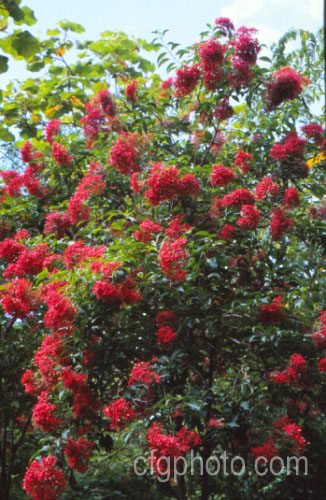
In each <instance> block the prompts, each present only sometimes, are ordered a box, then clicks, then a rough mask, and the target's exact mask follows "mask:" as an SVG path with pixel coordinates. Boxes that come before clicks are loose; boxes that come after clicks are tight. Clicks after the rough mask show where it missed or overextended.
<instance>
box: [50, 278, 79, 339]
mask: <svg viewBox="0 0 326 500" xmlns="http://www.w3.org/2000/svg"><path fill="white" fill-rule="evenodd" d="M65 285H66V283H65V282H61V281H55V282H53V283H50V284H48V285H46V286H45V288H44V290H43V293H42V296H43V298H44V300H45V302H46V303H47V305H48V310H47V312H46V313H45V315H44V318H43V321H44V325H45V326H46V328H52V329H53V330H54V331H55V330H59V329H60V328H70V327H71V322H72V320H73V319H74V318H75V316H76V315H77V308H76V307H75V306H74V305H73V304H72V302H71V300H70V299H67V298H66V297H65V296H64V293H63V291H62V288H63V287H64V286H65Z"/></svg>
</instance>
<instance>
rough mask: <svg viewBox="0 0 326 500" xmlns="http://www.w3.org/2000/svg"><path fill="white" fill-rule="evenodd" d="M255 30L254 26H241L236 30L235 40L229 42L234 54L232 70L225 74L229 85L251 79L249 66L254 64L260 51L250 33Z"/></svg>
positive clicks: (244, 83) (242, 83)
mask: <svg viewBox="0 0 326 500" xmlns="http://www.w3.org/2000/svg"><path fill="white" fill-rule="evenodd" d="M256 31H257V30H256V29H254V28H246V27H245V26H242V27H241V28H239V29H238V30H237V31H236V40H231V41H230V42H229V44H230V45H231V46H233V47H234V56H233V57H232V59H231V60H232V67H233V70H234V72H233V73H229V74H228V75H227V79H228V82H229V84H230V86H231V87H235V88H237V87H240V86H242V85H248V83H249V82H250V80H251V79H252V72H251V70H250V66H253V65H254V64H256V61H257V55H258V53H259V51H260V46H259V42H258V40H256V39H254V38H253V37H252V33H255V32H256Z"/></svg>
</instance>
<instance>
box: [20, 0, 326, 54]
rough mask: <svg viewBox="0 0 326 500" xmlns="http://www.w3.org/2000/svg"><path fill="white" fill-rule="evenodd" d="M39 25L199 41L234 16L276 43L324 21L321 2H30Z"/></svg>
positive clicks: (93, 35)
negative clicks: (166, 33)
mask: <svg viewBox="0 0 326 500" xmlns="http://www.w3.org/2000/svg"><path fill="white" fill-rule="evenodd" d="M26 3H27V5H29V6H30V7H31V8H32V9H34V12H35V15H36V17H37V18H38V19H39V23H38V27H39V28H40V29H44V28H48V27H53V26H54V25H55V23H56V22H57V21H59V20H60V19H64V18H66V19H69V20H70V21H74V22H78V23H80V24H82V25H83V26H84V27H85V28H86V29H87V35H88V37H89V38H93V39H94V38H96V37H97V36H98V35H99V33H101V32H102V31H104V30H122V31H125V32H126V33H127V34H128V35H129V34H130V35H135V36H137V37H142V38H146V39H151V38H152V37H153V35H152V34H151V32H152V31H153V30H155V29H166V28H167V29H170V30H171V39H174V40H175V41H178V42H180V43H182V44H191V43H193V42H195V41H196V39H197V36H198V33H199V32H200V31H202V30H203V29H204V28H205V24H206V23H208V22H213V21H214V20H215V19H216V18H217V17H220V16H225V17H230V19H231V20H232V21H233V22H234V24H235V25H236V26H237V27H239V26H242V25H247V26H248V27H252V26H254V27H257V28H258V29H259V32H260V37H259V38H260V39H261V41H262V42H264V43H268V44H270V43H272V42H273V41H276V40H277V39H278V38H279V37H280V36H281V35H282V33H284V32H285V31H286V30H288V29H290V28H304V29H308V30H312V31H316V30H317V29H318V28H319V27H321V25H322V8H323V1H322V0H160V1H158V0H91V1H89V0H55V1H53V2H49V1H44V0H26Z"/></svg>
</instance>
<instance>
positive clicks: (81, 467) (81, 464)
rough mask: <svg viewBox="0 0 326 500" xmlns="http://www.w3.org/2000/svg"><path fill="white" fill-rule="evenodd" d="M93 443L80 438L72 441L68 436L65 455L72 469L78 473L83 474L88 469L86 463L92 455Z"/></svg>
mask: <svg viewBox="0 0 326 500" xmlns="http://www.w3.org/2000/svg"><path fill="white" fill-rule="evenodd" d="M93 449H94V443H91V442H90V441H87V439H85V438H82V437H80V438H79V439H77V440H76V441H73V440H72V438H71V437H70V436H69V437H68V441H67V444H66V447H65V455H66V457H67V459H68V463H69V465H70V467H71V468H72V469H75V470H76V471H78V472H85V471H86V470H87V467H88V462H89V459H90V457H91V456H92V454H93Z"/></svg>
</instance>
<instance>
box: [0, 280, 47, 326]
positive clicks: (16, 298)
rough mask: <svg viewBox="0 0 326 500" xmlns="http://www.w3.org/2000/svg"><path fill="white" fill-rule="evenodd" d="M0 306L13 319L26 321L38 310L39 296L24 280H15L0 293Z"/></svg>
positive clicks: (28, 282) (30, 284)
mask: <svg viewBox="0 0 326 500" xmlns="http://www.w3.org/2000/svg"><path fill="white" fill-rule="evenodd" d="M0 297H1V305H2V307H3V308H4V310H5V312H6V313H7V314H9V316H12V317H13V318H20V319H26V317H27V316H28V315H29V314H30V313H31V312H32V311H35V310H36V309H37V308H38V305H39V303H40V301H39V296H38V294H37V293H36V292H34V291H33V290H32V283H31V282H30V281H29V280H27V279H25V278H21V279H16V280H14V281H12V282H11V283H9V285H8V288H7V289H6V290H5V291H0Z"/></svg>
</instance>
